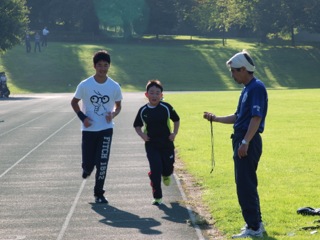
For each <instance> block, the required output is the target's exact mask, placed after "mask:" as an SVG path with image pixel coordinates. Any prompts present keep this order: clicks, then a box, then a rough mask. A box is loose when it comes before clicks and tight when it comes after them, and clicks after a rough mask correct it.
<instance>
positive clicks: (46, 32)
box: [41, 27, 49, 47]
mask: <svg viewBox="0 0 320 240" xmlns="http://www.w3.org/2000/svg"><path fill="white" fill-rule="evenodd" d="M48 35H49V30H48V29H47V27H44V29H43V30H42V43H41V46H42V47H46V46H47V42H48Z"/></svg>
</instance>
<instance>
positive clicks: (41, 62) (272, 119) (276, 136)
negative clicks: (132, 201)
mask: <svg viewBox="0 0 320 240" xmlns="http://www.w3.org/2000/svg"><path fill="white" fill-rule="evenodd" d="M244 48H245V49H248V50H249V51H250V52H251V54H252V57H253V59H254V60H255V63H256V65H257V72H256V76H257V77H258V78H261V79H262V80H263V81H264V82H265V84H266V86H267V87H268V92H269V112H268V116H267V121H266V130H265V132H264V133H263V135H262V137H263V141H264V153H263V155H262V159H261V162H260V165H259V170H258V175H259V192H260V198H261V207H262V213H263V220H264V222H265V225H266V229H267V231H268V235H269V237H267V238H266V239H299V240H301V239H302V240H303V239H319V234H320V233H316V234H314V235H311V234H310V231H299V228H300V227H303V226H308V225H316V223H313V221H314V220H316V219H319V218H320V216H319V218H317V217H307V216H300V215H297V214H296V210H297V209H298V208H299V207H303V206H311V207H315V208H320V203H319V201H318V199H319V192H320V191H319V187H318V183H319V181H320V175H319V172H320V164H319V161H320V157H319V156H320V148H319V143H320V141H319V140H318V136H319V135H320V127H319V117H320V78H319V75H318V67H319V63H320V51H319V49H317V48H314V47H312V46H305V45H304V46H297V47H295V48H294V47H290V46H286V45H283V46H275V45H274V46H271V45H269V46H262V45H260V46H259V45H256V44H255V43H252V42H249V41H242V40H228V45H227V46H226V47H223V46H222V45H221V44H220V40H206V41H203V42H201V41H178V42H172V41H170V42H166V41H161V42H152V43H145V42H143V43H135V44H130V45H129V44H115V43H113V44H111V43H110V44H108V43H106V44H105V45H95V44H91V45H89V44H65V43H50V42H49V44H48V47H47V48H46V49H43V52H42V53H33V52H32V53H30V54H27V53H25V50H24V47H23V46H18V47H16V48H14V49H12V50H10V51H9V52H7V54H6V55H4V56H2V57H1V58H0V71H5V72H6V73H7V75H8V82H9V87H10V90H11V92H12V94H17V93H30V92H35V93H40V92H53V93H54V92H73V91H74V90H75V87H76V85H77V84H78V82H79V81H80V80H82V79H84V78H86V77H87V76H89V75H91V74H93V72H94V71H93V68H92V54H93V52H94V51H96V50H99V49H107V50H108V51H110V53H111V56H112V66H111V70H110V76H111V77H112V78H114V79H115V80H116V81H118V82H120V83H121V85H122V88H123V90H124V91H143V90H144V87H145V84H146V81H147V80H149V79H154V78H158V79H160V80H161V81H162V82H163V84H164V88H165V92H164V94H165V96H164V97H165V101H168V102H170V103H171V104H172V105H173V106H174V107H175V108H176V110H177V111H178V113H179V115H180V116H181V129H180V132H179V135H178V137H177V140H176V146H177V149H178V155H179V158H181V159H182V161H183V162H184V163H185V166H186V168H187V170H188V171H189V172H190V173H192V175H193V176H194V177H195V178H196V179H197V184H198V185H199V186H201V188H202V189H203V199H204V201H205V202H206V204H207V205H208V206H209V209H210V212H211V213H212V215H213V217H214V220H215V222H216V226H217V227H218V228H219V229H220V230H221V231H222V232H223V233H224V234H226V236H227V237H230V235H232V234H234V233H237V232H238V231H239V228H240V227H241V226H242V225H243V224H244V223H243V220H242V217H241V213H240V208H239V206H238V203H237V198H236V194H235V184H234V177H233V162H232V152H231V141H230V134H231V133H232V125H223V124H218V123H214V143H215V161H216V166H215V169H214V172H213V173H212V174H210V170H211V162H210V151H211V148H210V125H209V123H208V122H207V121H204V120H203V119H202V113H203V111H211V112H215V113H216V114H218V115H225V114H231V113H233V112H234V111H235V107H236V105H237V100H238V97H239V94H240V90H241V86H238V85H236V84H235V83H234V82H233V80H232V79H231V77H230V74H229V72H228V69H227V68H226V66H225V62H226V60H228V58H229V57H231V56H232V55H233V54H234V53H236V52H237V51H240V50H242V49H244ZM166 91H200V92H192V93H191V92H181V93H179V92H176V93H166ZM0 104H1V103H0ZM124 111H125V109H124Z"/></svg>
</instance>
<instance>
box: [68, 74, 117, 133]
mask: <svg viewBox="0 0 320 240" xmlns="http://www.w3.org/2000/svg"><path fill="white" fill-rule="evenodd" d="M74 97H75V98H77V99H81V100H82V109H81V110H82V112H83V113H84V114H85V115H87V116H88V117H90V118H91V119H92V125H91V126H90V127H88V128H86V127H85V126H84V125H83V124H82V125H81V130H82V131H92V132H94V131H101V130H105V129H108V128H113V125H114V122H113V121H111V122H109V123H108V122H107V121H106V118H105V116H106V115H107V113H108V112H112V111H114V107H115V102H117V101H121V100H122V93H121V87H120V85H119V84H118V83H117V82H115V81H114V80H112V79H111V78H110V77H108V79H107V81H105V82H104V83H98V82H96V80H95V79H94V77H93V76H91V77H89V78H87V79H85V80H83V81H82V82H80V84H79V85H78V87H77V89H76V92H75V94H74Z"/></svg>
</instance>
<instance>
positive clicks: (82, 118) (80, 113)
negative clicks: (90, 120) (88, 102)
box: [77, 111, 87, 122]
mask: <svg viewBox="0 0 320 240" xmlns="http://www.w3.org/2000/svg"><path fill="white" fill-rule="evenodd" d="M77 115H78V118H79V119H80V120H81V121H82V122H84V120H85V119H86V118H87V116H86V115H85V114H84V113H83V112H81V111H79V112H77Z"/></svg>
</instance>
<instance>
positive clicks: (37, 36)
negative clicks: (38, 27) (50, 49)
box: [34, 32, 41, 52]
mask: <svg viewBox="0 0 320 240" xmlns="http://www.w3.org/2000/svg"><path fill="white" fill-rule="evenodd" d="M37 48H38V50H39V52H41V48H40V34H39V33H38V32H36V34H35V35H34V52H37Z"/></svg>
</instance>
